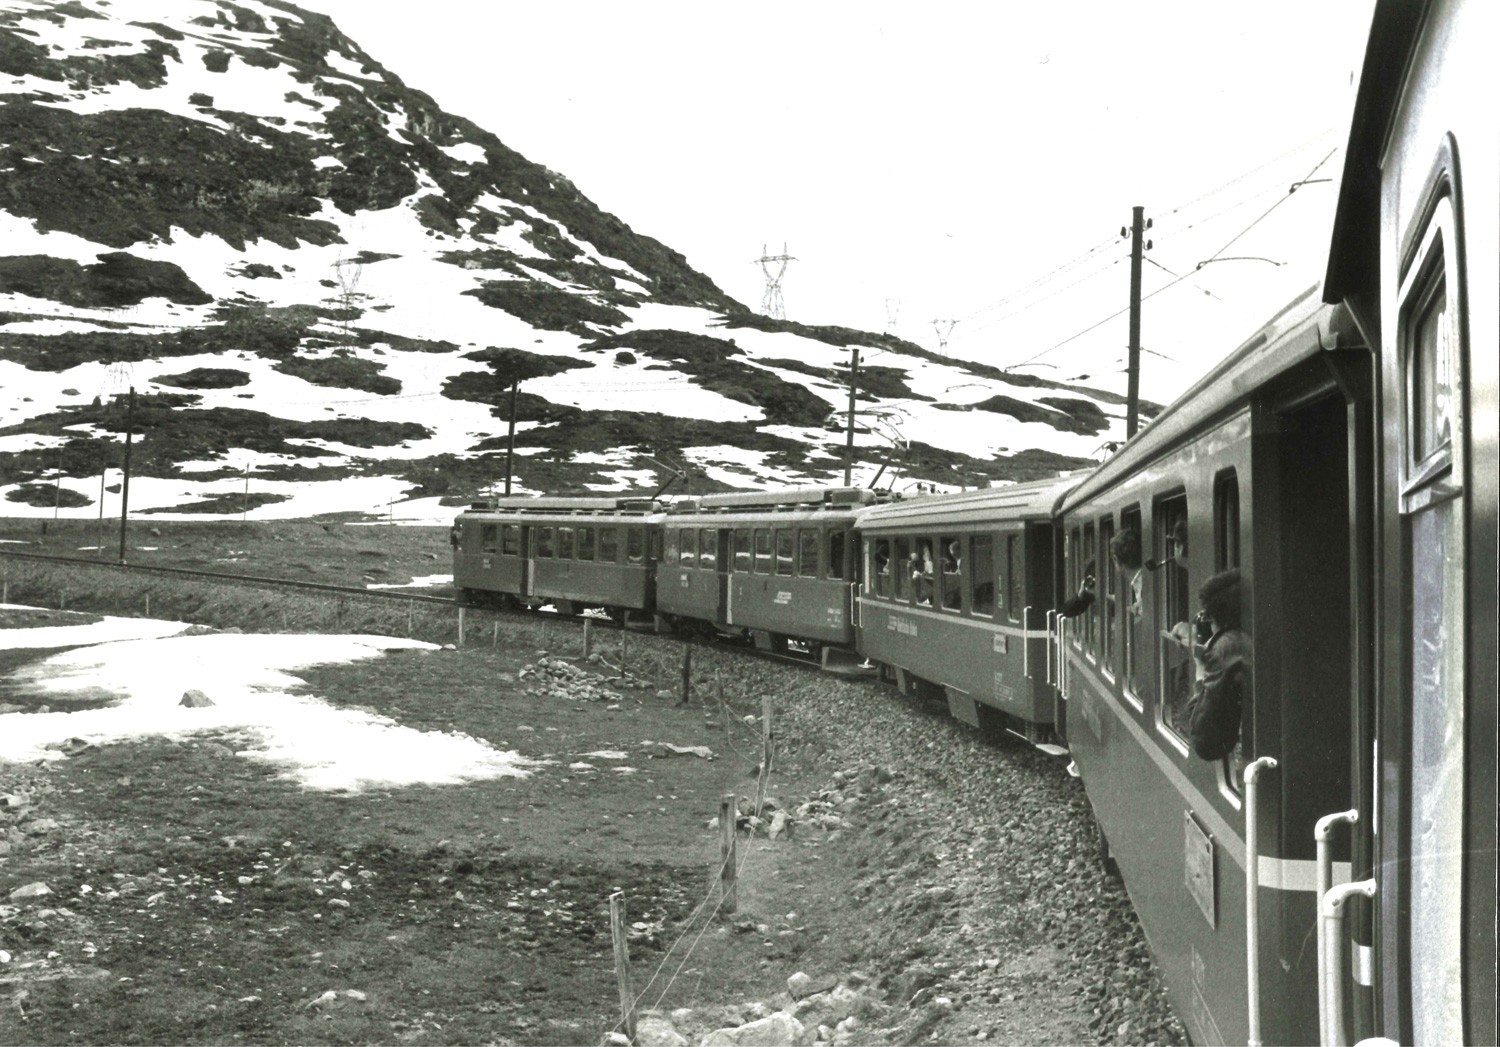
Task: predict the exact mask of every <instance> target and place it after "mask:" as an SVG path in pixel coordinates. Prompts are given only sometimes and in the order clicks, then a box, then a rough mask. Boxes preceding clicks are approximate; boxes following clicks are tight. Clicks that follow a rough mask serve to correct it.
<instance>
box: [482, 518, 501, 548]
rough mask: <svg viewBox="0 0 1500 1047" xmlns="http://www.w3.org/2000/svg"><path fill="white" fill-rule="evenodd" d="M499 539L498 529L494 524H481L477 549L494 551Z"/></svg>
mask: <svg viewBox="0 0 1500 1047" xmlns="http://www.w3.org/2000/svg"><path fill="white" fill-rule="evenodd" d="M498 541H499V530H498V528H497V527H496V526H495V525H494V524H489V523H487V524H483V525H481V526H480V528H479V551H480V552H484V553H492V552H495V550H496V548H497V545H496V543H497V542H498Z"/></svg>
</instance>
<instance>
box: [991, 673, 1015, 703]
mask: <svg viewBox="0 0 1500 1047" xmlns="http://www.w3.org/2000/svg"><path fill="white" fill-rule="evenodd" d="M995 697H996V698H998V699H999V700H1000V701H1002V702H1013V701H1015V700H1016V689H1015V688H1014V687H1012V686H1010V684H1008V683H1006V682H1005V674H1004V673H1003V672H998V671H997V672H996V673H995Z"/></svg>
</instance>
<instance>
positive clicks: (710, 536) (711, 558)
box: [698, 527, 719, 571]
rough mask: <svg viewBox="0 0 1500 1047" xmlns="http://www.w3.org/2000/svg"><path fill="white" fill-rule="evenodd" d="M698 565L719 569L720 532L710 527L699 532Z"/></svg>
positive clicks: (714, 569)
mask: <svg viewBox="0 0 1500 1047" xmlns="http://www.w3.org/2000/svg"><path fill="white" fill-rule="evenodd" d="M698 566H699V567H706V568H708V569H709V570H713V571H716V570H718V569H719V534H718V532H717V531H715V530H713V529H712V528H709V527H705V528H704V529H703V530H701V531H699V532H698Z"/></svg>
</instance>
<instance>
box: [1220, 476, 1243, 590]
mask: <svg viewBox="0 0 1500 1047" xmlns="http://www.w3.org/2000/svg"><path fill="white" fill-rule="evenodd" d="M1239 565H1240V482H1239V478H1238V477H1237V476H1235V474H1234V470H1233V469H1225V470H1224V471H1223V472H1222V473H1220V474H1219V475H1218V476H1216V477H1214V570H1215V571H1216V572H1217V571H1227V570H1229V569H1230V568H1231V567H1238V566H1239Z"/></svg>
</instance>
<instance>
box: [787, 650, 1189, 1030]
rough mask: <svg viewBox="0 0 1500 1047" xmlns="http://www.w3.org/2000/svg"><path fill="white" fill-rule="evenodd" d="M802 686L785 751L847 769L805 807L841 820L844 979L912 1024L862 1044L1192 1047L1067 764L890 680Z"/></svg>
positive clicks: (792, 706)
mask: <svg viewBox="0 0 1500 1047" xmlns="http://www.w3.org/2000/svg"><path fill="white" fill-rule="evenodd" d="M791 690H792V692H793V696H789V698H790V700H784V701H783V702H782V703H781V706H782V709H781V712H780V713H779V714H778V715H779V717H780V719H779V722H778V724H777V737H778V746H779V748H780V749H781V750H782V751H785V752H787V753H788V755H789V756H790V757H791V758H792V759H793V760H799V761H800V760H801V759H804V758H807V757H810V756H811V757H820V758H821V760H820V762H822V761H825V760H826V761H827V762H829V763H830V764H831V765H832V766H836V767H839V768H841V770H839V771H838V772H836V773H835V774H833V776H832V780H831V781H830V782H829V785H828V788H827V789H825V790H823V791H822V792H821V793H819V794H817V795H815V796H813V797H810V798H809V799H811V800H813V801H821V802H823V803H826V804H827V805H828V806H827V807H821V805H820V804H818V803H815V804H814V808H815V809H820V810H825V811H830V812H832V813H834V814H835V815H836V816H837V817H838V818H839V819H841V820H842V821H843V823H844V827H843V828H842V829H839V830H838V831H837V832H836V833H835V836H836V837H841V838H842V840H841V843H840V853H841V856H842V858H843V860H844V862H845V865H846V868H848V869H849V871H850V874H851V878H852V883H851V885H850V890H849V894H848V905H849V907H850V913H849V919H848V921H847V923H846V926H847V927H848V928H849V931H850V942H849V944H848V949H847V951H846V958H847V959H849V960H851V961H854V963H851V967H850V970H849V971H848V972H840V973H841V974H845V973H847V974H853V973H855V972H856V971H857V973H858V975H860V976H863V977H864V978H867V979H869V980H870V981H871V982H873V987H874V988H876V989H878V990H879V991H880V994H881V996H882V997H883V999H884V1002H886V1003H887V1004H890V1005H892V1006H894V1007H896V1008H897V1009H898V1010H897V1015H898V1017H899V1018H900V1021H899V1022H896V1023H894V1024H893V1023H892V1022H891V1021H887V1022H884V1023H882V1024H883V1025H884V1028H881V1029H875V1028H867V1029H865V1030H864V1031H863V1032H862V1033H861V1035H860V1040H861V1041H862V1042H871V1043H875V1042H886V1043H895V1042H899V1043H920V1042H944V1043H952V1042H972V1041H975V1040H995V1041H999V1042H1008V1043H1048V1042H1050V1043H1075V1042H1087V1041H1090V1040H1091V1041H1092V1042H1094V1043H1099V1044H1114V1043H1121V1044H1123V1043H1156V1044H1179V1043H1186V1042H1187V1037H1186V1034H1185V1031H1184V1029H1183V1027H1182V1025H1181V1023H1180V1022H1179V1021H1178V1020H1177V1019H1176V1018H1175V1016H1174V1015H1173V1014H1172V1011H1171V1009H1170V1007H1169V1006H1168V1004H1167V1001H1166V998H1165V994H1164V991H1163V987H1162V983H1161V979H1160V976H1159V974H1158V972H1157V969H1156V967H1155V964H1154V963H1153V962H1152V960H1151V958H1150V955H1149V952H1148V950H1147V947H1146V943H1145V939H1144V936H1143V934H1142V932H1141V928H1140V925H1139V923H1138V922H1137V920H1136V917H1135V914H1134V912H1133V910H1132V909H1131V906H1130V903H1129V899H1128V898H1127V896H1126V894H1125V890H1124V887H1123V885H1122V884H1121V883H1120V882H1119V881H1118V880H1117V879H1115V878H1114V877H1112V876H1110V875H1108V874H1107V873H1106V872H1105V871H1104V869H1103V868H1102V865H1101V862H1100V861H1099V855H1098V850H1097V843H1096V836H1095V831H1094V826H1093V820H1092V816H1091V814H1090V811H1089V806H1088V801H1087V799H1086V797H1085V795H1084V791H1083V787H1082V784H1081V782H1080V781H1079V780H1078V779H1076V778H1072V777H1069V776H1068V774H1067V773H1066V771H1065V764H1064V762H1063V761H1062V760H1060V759H1058V758H1056V757H1051V756H1047V755H1045V754H1042V753H1040V752H1038V751H1036V750H1034V749H1031V748H1029V747H1027V746H1025V745H1023V744H1022V743H1020V742H1018V741H1014V740H1007V739H1001V740H988V739H985V738H982V737H981V736H980V735H979V734H978V733H977V732H976V731H974V730H972V729H970V728H968V727H967V726H965V725H963V724H960V723H957V722H956V721H953V720H951V719H950V718H948V716H947V715H946V712H945V711H944V710H941V709H937V708H934V707H931V706H922V705H920V704H919V703H917V702H915V701H914V700H906V699H902V698H901V697H899V696H898V695H897V694H896V692H895V691H894V690H893V689H890V688H876V687H874V686H872V685H868V684H850V683H845V682H843V681H836V680H829V679H828V678H826V677H821V678H818V683H817V684H815V685H810V686H805V687H796V688H792V689H791ZM773 784H774V783H773ZM835 824H836V823H835ZM856 964H857V967H856ZM824 973H827V972H824ZM855 980H856V981H858V980H859V978H856V979H855Z"/></svg>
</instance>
